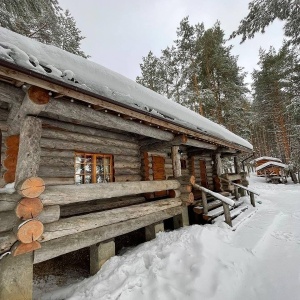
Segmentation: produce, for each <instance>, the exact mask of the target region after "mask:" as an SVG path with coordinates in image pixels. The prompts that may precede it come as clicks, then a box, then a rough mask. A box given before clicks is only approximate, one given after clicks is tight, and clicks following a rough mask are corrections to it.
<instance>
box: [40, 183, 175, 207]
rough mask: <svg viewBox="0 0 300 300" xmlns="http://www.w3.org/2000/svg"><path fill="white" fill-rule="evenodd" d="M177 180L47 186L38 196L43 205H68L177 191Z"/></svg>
mask: <svg viewBox="0 0 300 300" xmlns="http://www.w3.org/2000/svg"><path fill="white" fill-rule="evenodd" d="M179 187H180V183H179V182H178V181H177V180H160V181H134V182H110V183H92V184H84V185H75V186H70V185H60V186H48V187H47V189H46V190H45V191H44V193H43V194H42V195H41V196H40V199H41V200H42V202H43V204H44V205H55V204H60V205H63V204H70V203H76V202H84V201H89V200H97V199H107V198H113V197H121V196H127V195H135V194H143V193H151V192H156V191H163V190H173V189H178V188H179Z"/></svg>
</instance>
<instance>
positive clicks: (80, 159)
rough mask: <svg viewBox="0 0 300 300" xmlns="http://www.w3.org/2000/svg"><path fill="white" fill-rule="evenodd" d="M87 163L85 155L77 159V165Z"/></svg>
mask: <svg viewBox="0 0 300 300" xmlns="http://www.w3.org/2000/svg"><path fill="white" fill-rule="evenodd" d="M84 162H85V158H84V156H83V155H79V156H76V157H75V163H77V164H80V163H84Z"/></svg>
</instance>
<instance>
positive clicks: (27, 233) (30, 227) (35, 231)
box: [17, 220, 44, 244]
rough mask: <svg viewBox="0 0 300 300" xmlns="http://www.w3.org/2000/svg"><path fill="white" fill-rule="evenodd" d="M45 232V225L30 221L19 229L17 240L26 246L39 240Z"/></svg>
mask: <svg viewBox="0 0 300 300" xmlns="http://www.w3.org/2000/svg"><path fill="white" fill-rule="evenodd" d="M43 232H44V225H43V223H42V222H40V221H38V220H28V221H25V222H24V223H22V224H21V225H20V226H19V227H18V231H17V238H18V240H19V241H20V242H22V243H24V244H30V243H32V242H33V241H36V240H38V239H39V238H40V237H41V235H42V234H43Z"/></svg>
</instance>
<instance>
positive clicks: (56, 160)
mask: <svg viewBox="0 0 300 300" xmlns="http://www.w3.org/2000/svg"><path fill="white" fill-rule="evenodd" d="M74 163H75V158H74V155H73V157H53V156H43V157H41V160H40V166H55V167H73V170H74ZM73 173H74V171H73Z"/></svg>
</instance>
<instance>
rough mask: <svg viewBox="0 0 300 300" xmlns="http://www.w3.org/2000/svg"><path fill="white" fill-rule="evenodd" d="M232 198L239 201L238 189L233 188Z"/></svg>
mask: <svg viewBox="0 0 300 300" xmlns="http://www.w3.org/2000/svg"><path fill="white" fill-rule="evenodd" d="M234 197H235V199H236V200H239V189H238V187H237V186H234Z"/></svg>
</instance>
